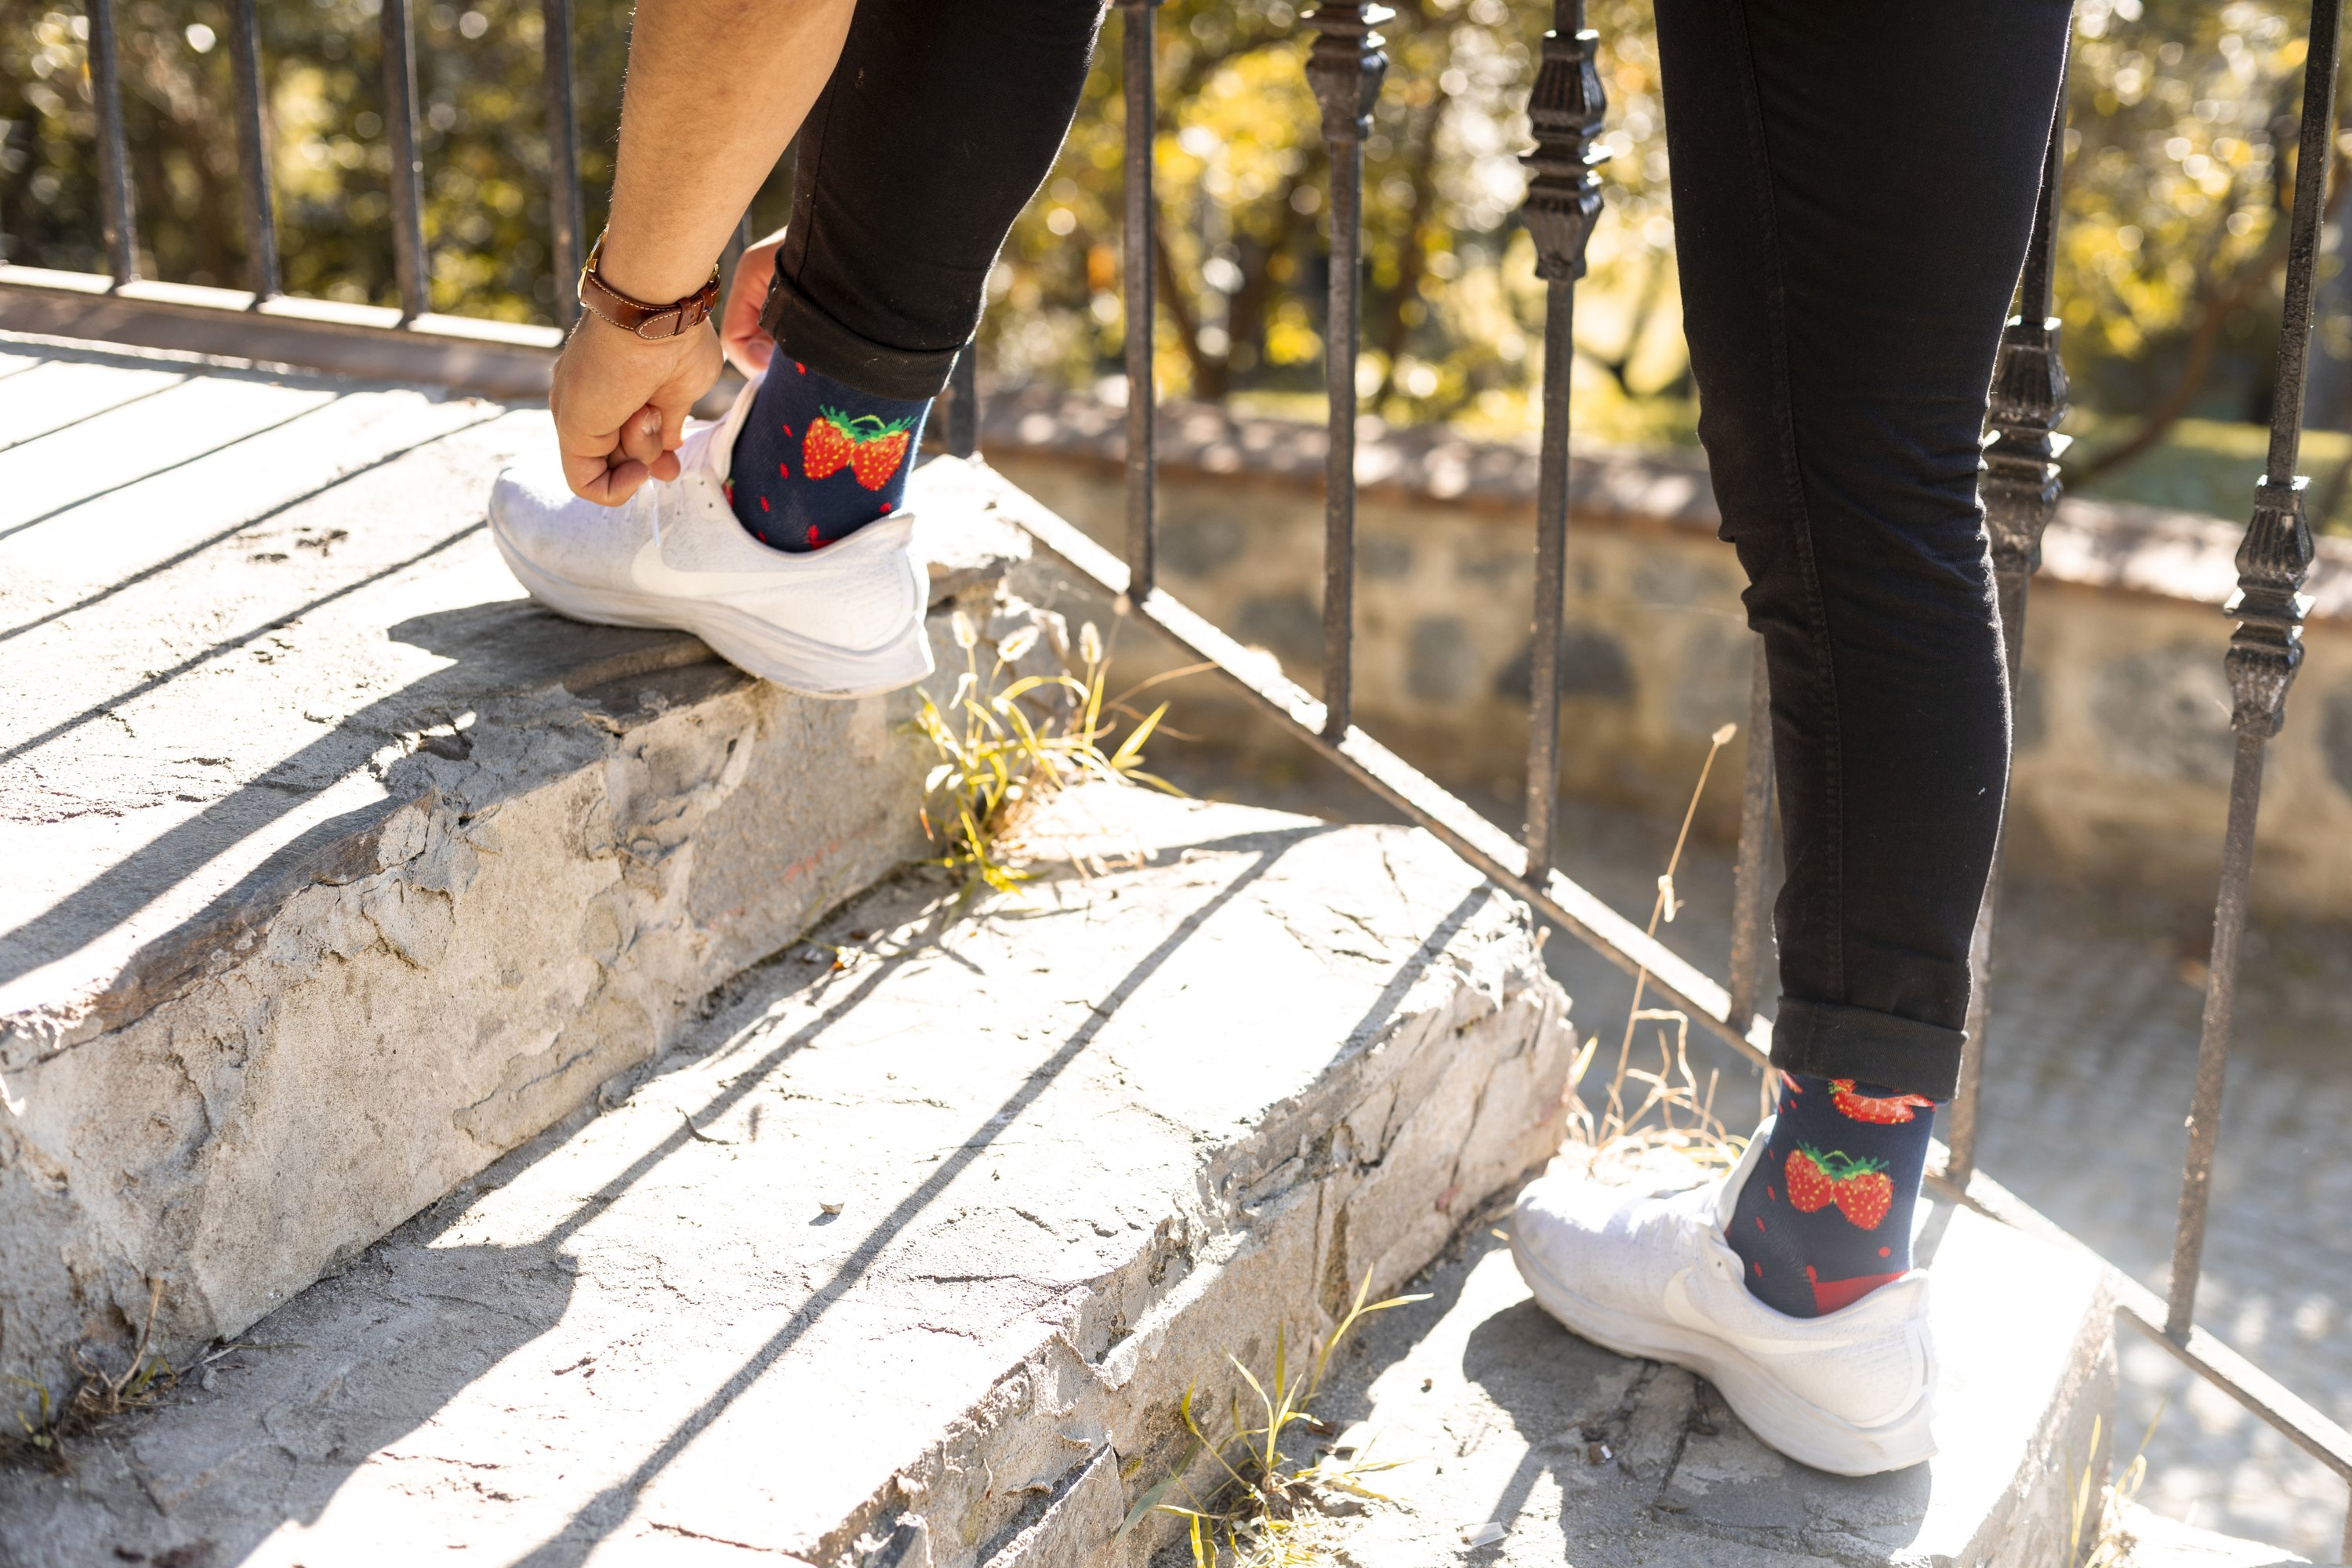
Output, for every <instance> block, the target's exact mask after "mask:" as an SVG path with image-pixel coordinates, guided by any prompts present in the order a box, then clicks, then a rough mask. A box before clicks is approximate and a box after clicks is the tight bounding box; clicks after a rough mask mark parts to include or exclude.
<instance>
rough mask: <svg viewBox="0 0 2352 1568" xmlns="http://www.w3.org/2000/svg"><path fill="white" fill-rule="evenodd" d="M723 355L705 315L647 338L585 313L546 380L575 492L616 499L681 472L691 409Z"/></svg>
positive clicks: (604, 502)
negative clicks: (666, 334)
mask: <svg viewBox="0 0 2352 1568" xmlns="http://www.w3.org/2000/svg"><path fill="white" fill-rule="evenodd" d="M719 363H720V360H719V339H718V336H717V335H716V334H715V333H713V332H712V331H711V330H710V323H709V322H708V321H705V322H703V323H702V324H701V325H699V326H698V327H696V328H695V329H694V330H693V331H690V332H688V333H685V334H684V335H682V336H679V337H675V338H662V339H658V340H651V341H649V340H647V339H645V338H640V337H638V336H637V335H636V334H635V333H634V332H625V331H621V329H620V328H618V327H615V326H614V325H613V324H612V323H611V322H609V321H605V320H604V318H603V317H601V316H598V315H597V314H596V313H595V312H593V310H592V311H587V312H584V313H583V315H582V316H581V318H580V324H579V325H578V326H576V327H574V328H573V329H572V337H571V340H570V341H569V342H566V343H565V344H564V345H563V354H562V357H561V358H560V359H558V360H557V361H556V362H555V375H554V379H553V380H552V381H551V383H550V384H549V386H548V389H547V406H548V409H549V411H550V412H551V413H552V414H553V415H554V416H555V440H556V446H557V447H558V449H559V450H560V451H561V452H562V458H563V482H564V483H565V484H567V485H569V486H571V487H572V494H573V495H576V496H579V497H581V498H582V499H583V500H593V501H594V502H596V503H597V504H598V505H600V506H618V505H620V504H621V503H622V502H623V501H625V500H628V499H629V498H630V497H631V496H633V495H635V493H636V491H637V488H638V487H639V486H640V485H642V484H644V483H645V482H646V480H647V479H676V478H677V476H678V472H679V468H678V461H677V447H678V443H679V441H680V440H681V439H682V438H683V437H684V434H685V426H686V416H687V413H688V410H690V409H691V408H693V406H694V405H695V403H696V401H697V400H698V399H699V398H700V397H701V396H702V395H703V394H704V393H706V392H708V391H709V390H710V386H711V384H712V383H713V382H715V381H717V380H718V379H719Z"/></svg>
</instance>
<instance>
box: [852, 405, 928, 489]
mask: <svg viewBox="0 0 2352 1568" xmlns="http://www.w3.org/2000/svg"><path fill="white" fill-rule="evenodd" d="M913 423H914V421H912V420H908V421H906V422H904V423H902V424H898V425H893V426H887V428H885V429H884V430H883V432H882V434H880V435H878V436H868V437H866V439H864V440H862V441H860V442H858V443H857V445H856V447H852V448H851V449H850V453H849V467H850V469H851V471H853V472H854V473H856V476H857V482H858V483H859V484H861V485H864V486H865V487H866V489H869V490H878V489H881V488H882V487H883V486H884V485H887V484H888V483H889V482H890V476H891V475H893V474H895V473H897V472H898V465H899V464H901V463H903V462H905V461H906V460H907V448H908V447H909V446H911V445H913V443H914V436H913V435H912V433H911V431H910V426H912V425H913Z"/></svg>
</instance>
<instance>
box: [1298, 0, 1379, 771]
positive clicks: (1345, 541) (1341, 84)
mask: <svg viewBox="0 0 2352 1568" xmlns="http://www.w3.org/2000/svg"><path fill="white" fill-rule="evenodd" d="M1390 15H1391V13H1390V11H1389V10H1388V9H1387V7H1385V6H1381V5H1365V4H1364V3H1363V0H1326V3H1325V4H1324V5H1319V6H1318V7H1317V8H1316V9H1315V10H1313V11H1312V12H1309V13H1308V14H1307V21H1309V22H1311V23H1313V24H1314V26H1315V30H1316V38H1315V44H1314V47H1312V48H1311V49H1309V50H1308V51H1307V83H1308V85H1309V86H1311V87H1312V88H1313V89H1315V100H1316V101H1317V102H1318V104H1320V105H1321V106H1322V110H1323V144H1324V146H1325V147H1326V148H1327V149H1328V152H1329V154H1330V160H1331V290H1330V297H1329V302H1328V309H1327V310H1326V312H1325V317H1324V322H1323V369H1324V380H1325V384H1326V388H1327V390H1328V393H1329V395H1330V399H1331V416H1330V446H1329V449H1328V452H1327V453H1326V455H1325V458H1324V464H1323V732H1324V733H1325V734H1326V735H1330V736H1334V737H1337V736H1339V735H1342V734H1345V733H1346V732H1347V729H1348V724H1349V720H1350V718H1351V717H1352V710H1353V708H1354V680H1355V655H1356V648H1355V642H1356V353H1357V349H1358V347H1359V343H1358V339H1359V337H1360V329H1361V322H1360V320H1359V317H1360V313H1361V308H1362V296H1363V249H1364V236H1363V226H1364V138H1365V137H1366V136H1367V135H1369V134H1370V132H1371V128H1372V105H1373V104H1374V103H1376V102H1378V101H1379V100H1380V96H1381V79H1382V78H1383V77H1385V76H1386V75H1387V74H1388V68H1389V58H1388V57H1387V56H1386V55H1384V54H1382V53H1381V43H1382V41H1383V40H1382V39H1381V36H1380V35H1379V34H1378V33H1376V32H1374V31H1372V28H1373V27H1374V26H1378V25H1379V24H1380V23H1381V22H1384V21H1386V20H1387V19H1388V18H1389V16H1390Z"/></svg>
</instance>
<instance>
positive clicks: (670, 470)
mask: <svg viewBox="0 0 2352 1568" xmlns="http://www.w3.org/2000/svg"><path fill="white" fill-rule="evenodd" d="M651 471H652V474H653V477H654V478H655V479H659V480H661V481H662V482H663V483H665V484H667V483H668V482H669V481H670V480H672V479H676V478H677V477H678V475H680V474H682V473H684V472H686V465H685V464H684V463H682V462H680V461H679V460H678V456H677V453H676V452H674V451H671V452H664V453H663V454H662V455H661V456H660V457H658V458H655V459H654V461H653V468H652V470H651Z"/></svg>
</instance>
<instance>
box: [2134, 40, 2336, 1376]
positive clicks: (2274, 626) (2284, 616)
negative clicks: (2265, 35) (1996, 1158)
mask: <svg viewBox="0 0 2352 1568" xmlns="http://www.w3.org/2000/svg"><path fill="white" fill-rule="evenodd" d="M2342 20H2343V7H2342V0H2312V7H2311V42H2310V49H2309V53H2308V54H2307V56H2306V57H2305V61H2304V74H2303V131H2302V137H2301V142H2300V147H2299V150H2298V151H2297V153H2296V155H2295V170H2294V213H2293V215H2292V217H2291V219H2290V222H2291V225H2292V226H2291V227H2290V228H2289V230H2288V235H2287V261H2286V297H2285V306H2284V310H2283V312H2282V316H2281V320H2280V323H2279V345H2278V379H2277V382H2276V383H2275V387H2274V390H2273V395H2272V403H2271V445H2270V458H2269V461H2268V462H2267V463H2266V464H2265V465H2264V468H2263V477H2262V480H2261V482H2260V483H2259V484H2258V485H2257V486H2256V488H2255V492H2254V515H2253V520H2252V521H2251V522H2250V523H2249V524H2248V525H2247V527H2246V537H2245V542H2244V543H2242V545H2240V547H2239V549H2238V592H2237V595H2236V596H2235V597H2234V598H2232V599H2231V601H2230V604H2229V606H2228V609H2227V612H2226V613H2227V614H2229V615H2230V616H2232V617H2234V618H2235V619H2236V621H2237V623H2238V629H2237V631H2236V632H2235V633H2234V634H2232V635H2231V638H2230V652H2229V655H2228V660H2227V665H2226V668H2227V669H2228V671H2229V677H2230V694H2231V699H2232V707H2231V713H2230V724H2231V728H2232V729H2234V730H2235V731H2237V735H2238V746H2237V759H2236V762H2235V764H2234V765H2233V767H2232V768H2231V774H2230V817H2229V827H2228V830H2227V832H2226V834H2225V835H2224V837H2223V838H2222V842H2221V891H2220V894H2219V896H2218V897H2217V898H2216V899H2215V900H2214V909H2213V959H2212V966H2211V968H2210V970H2209V971H2208V972H2207V974H2206V980H2205V1017H2204V1027H2203V1030H2202V1032H2201V1033H2200V1037H2199V1039H2198V1042H2197V1088H2196V1091H2195V1095H2194V1097H2193V1099H2192V1100H2191V1101H2190V1105H2189V1158H2188V1161H2187V1163H2185V1165H2184V1166H2183V1168H2182V1171H2181V1182H2180V1216H2179V1229H2178V1231H2177V1232H2176V1233H2175V1236H2174V1238H2173V1243H2172V1289H2171V1291H2170V1296H2169V1300H2168V1301H2167V1303H2166V1308H2165V1332H2166V1333H2167V1334H2168V1335H2170V1336H2171V1337H2172V1338H2173V1339H2175V1340H2183V1339H2186V1338H2187V1336H2188V1334H2189V1327H2190V1323H2191V1321H2192V1319H2193V1317H2194V1315H2195V1312H2196V1307H2197V1276H2198V1269H2199V1264H2200V1257H2201V1255H2202V1253H2203V1251H2204V1246H2205V1217H2206V1205H2207V1203H2208V1200H2209V1199H2210V1195H2211V1189H2212V1181H2213V1152H2214V1147H2215V1144H2216V1142H2218V1141H2219V1139H2220V1137H2221V1080H2222V1077H2223V1074H2224V1072H2225V1071H2226V1069H2227V1068H2228V1067H2229V1061H2230V1012H2231V1005H2232V1003H2233V1002H2234V1001H2235V1000H2236V995H2237V987H2238V962H2239V958H2240V955H2241V943H2242V939H2243V938H2244V936H2245V931H2246V895H2247V891H2248V889H2249V887H2250V886H2251V884H2252V879H2253V860H2254V819H2255V816H2256V815H2257V814H2258V812H2259V811H2260V809H2261V806H2262V793H2263V749H2264V747H2265V746H2267V745H2268V744H2269V742H2270V738H2271V737H2272V736H2273V735H2275V734H2277V733H2278V732H2279V729H2280V727H2281V726H2282V725H2283V724H2284V722H2285V720H2286V693H2287V688H2288V687H2289V686H2290V685H2291V684H2293V682H2294V672H2295V668H2296V667H2297V666H2298V665H2300V664H2301V663H2302V662H2303V617H2304V615H2305V611H2306V609H2307V608H2308V604H2309V602H2308V601H2307V600H2306V599H2305V597H2304V596H2303V595H2302V592H2301V589H2302V587H2303V582H2304V578H2305V576H2306V575H2307V574H2309V573H2310V571H2311V563H2312V557H2313V554H2314V550H2313V546H2312V540H2311V523H2310V520H2309V519H2308V518H2306V517H2305V515H2304V492H2305V488H2306V486H2307V483H2308V481H2307V480H2305V479H2304V478H2303V477H2302V476H2300V475H2298V474H2297V473H2296V472H2295V471H2294V468H2295V462H2296V459H2297V458H2298V457H2299V456H2300V449H2301V446H2302V440H2303V387H2304V370H2305V356H2306V354H2307V353H2308V351H2309V349H2310V346H2311V305H2312V281H2313V277H2314V274H2315V272H2316V271H2317V268H2318V265H2319V240H2320V224H2321V219H2322V217H2323V216H2324V214H2323V212H2322V210H2321V209H2322V206H2323V198H2324V196H2325V195H2326V187H2327V166H2328V164H2329V163H2331V162H2332V161H2333V159H2334V142H2335V126H2336V47H2337V33H2338V30H2339V26H2340V24H2341V22H2342Z"/></svg>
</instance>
